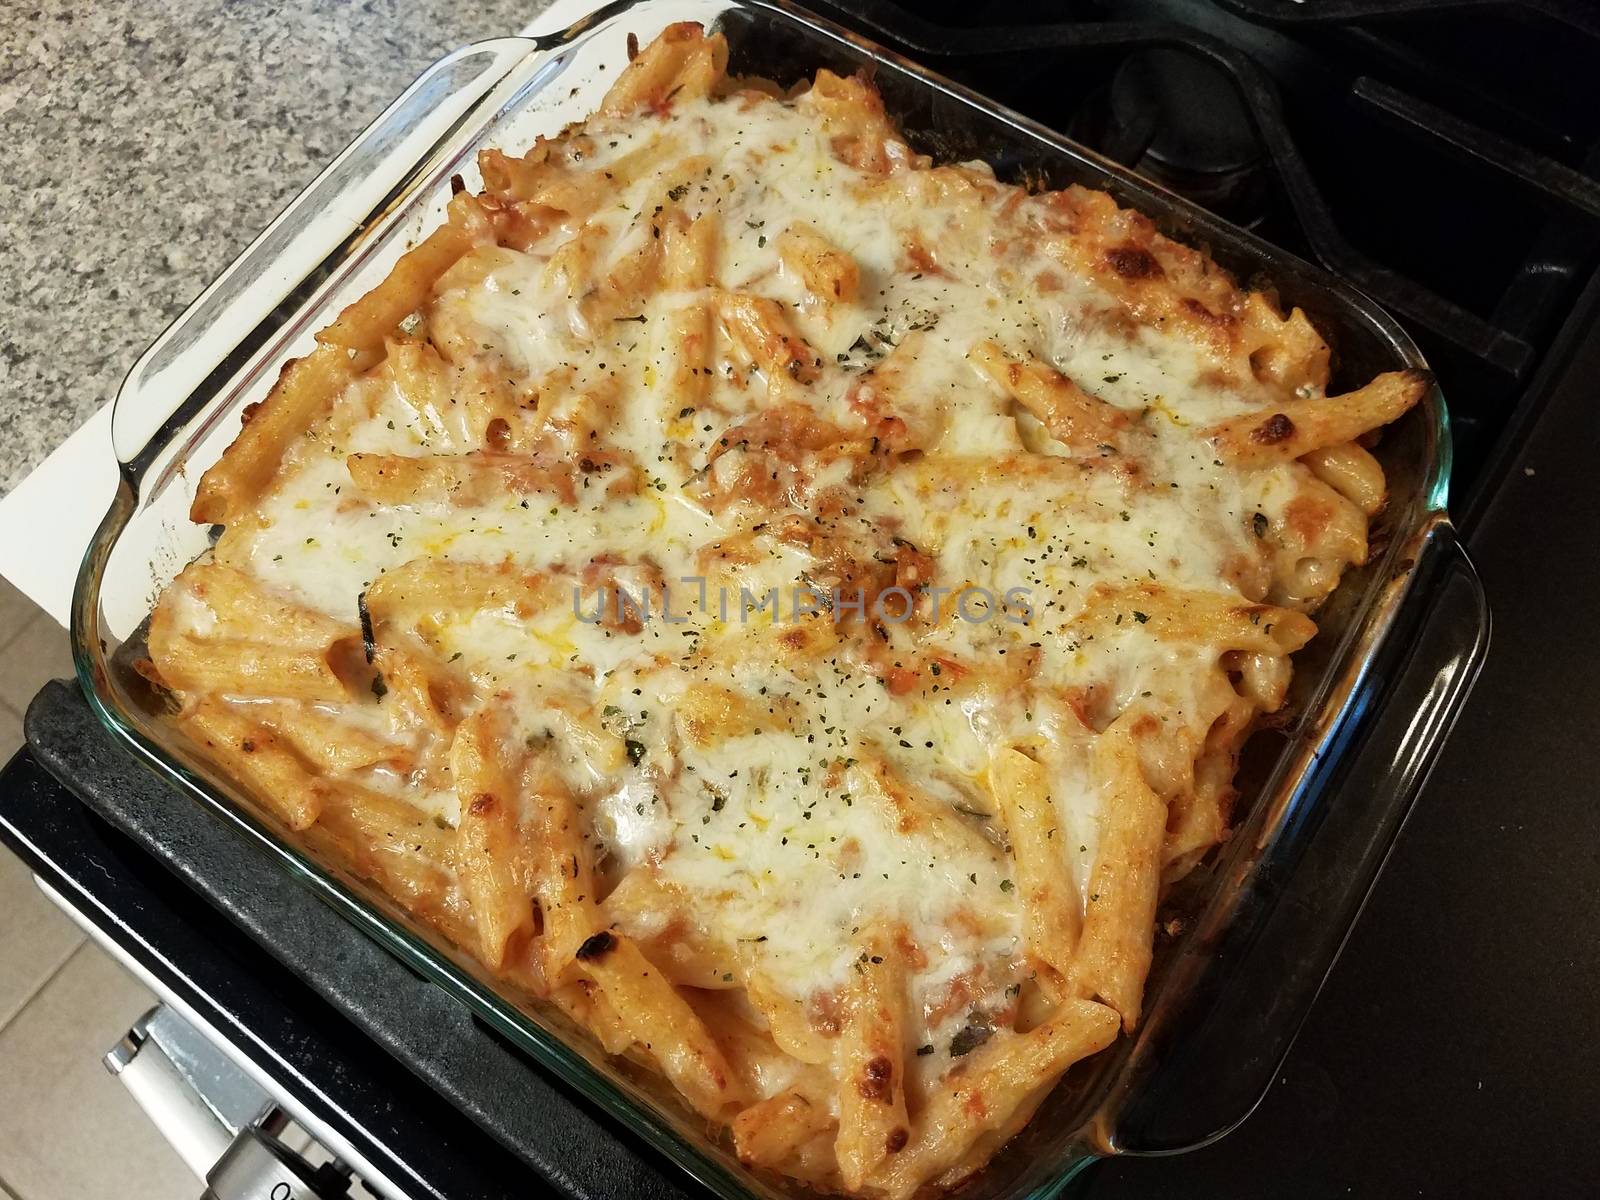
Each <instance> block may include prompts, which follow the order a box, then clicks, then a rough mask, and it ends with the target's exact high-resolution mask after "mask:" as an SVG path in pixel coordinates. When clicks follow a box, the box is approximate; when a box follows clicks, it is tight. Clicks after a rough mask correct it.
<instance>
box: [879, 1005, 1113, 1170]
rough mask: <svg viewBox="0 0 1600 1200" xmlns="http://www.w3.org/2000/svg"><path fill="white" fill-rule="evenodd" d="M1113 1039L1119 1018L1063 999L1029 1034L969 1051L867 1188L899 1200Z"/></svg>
mask: <svg viewBox="0 0 1600 1200" xmlns="http://www.w3.org/2000/svg"><path fill="white" fill-rule="evenodd" d="M1116 1036H1117V1014H1116V1013H1115V1012H1113V1011H1112V1010H1111V1009H1109V1008H1107V1007H1106V1006H1104V1005H1102V1004H1094V1003H1092V1002H1090V1001H1087V1000H1068V1001H1067V1002H1066V1003H1065V1004H1063V1005H1062V1006H1061V1008H1060V1009H1058V1010H1057V1011H1056V1012H1055V1013H1054V1014H1053V1015H1052V1016H1051V1017H1050V1019H1049V1020H1047V1021H1045V1022H1044V1024H1042V1025H1039V1026H1038V1027H1037V1028H1034V1029H1032V1030H1029V1031H1028V1032H1027V1033H1017V1034H1013V1033H997V1034H995V1035H994V1036H993V1037H992V1038H990V1040H989V1041H988V1042H987V1043H985V1044H984V1045H983V1046H981V1047H980V1048H978V1049H977V1050H974V1051H972V1052H971V1054H970V1056H969V1061H967V1062H964V1063H963V1064H962V1065H961V1066H959V1067H958V1068H957V1069H956V1070H955V1071H954V1072H953V1073H952V1074H951V1076H950V1078H949V1079H948V1080H947V1081H946V1082H945V1083H944V1084H943V1086H942V1087H941V1088H940V1089H939V1091H938V1093H937V1094H935V1095H934V1096H933V1097H932V1098H931V1099H930V1100H929V1101H928V1103H927V1105H926V1106H925V1107H924V1108H923V1110H922V1111H921V1112H920V1113H918V1114H917V1117H916V1121H915V1123H914V1129H913V1132H912V1137H911V1141H910V1142H909V1143H908V1144H907V1146H906V1148H905V1149H904V1150H902V1151H901V1152H900V1154H899V1155H898V1156H896V1157H895V1158H894V1159H891V1160H890V1161H889V1163H888V1165H887V1167H886V1168H885V1169H884V1170H883V1171H882V1172H880V1173H879V1175H878V1176H877V1177H876V1178H874V1180H873V1183H874V1184H875V1185H876V1186H878V1187H879V1188H881V1189H882V1190H883V1192H884V1194H886V1195H888V1196H891V1197H894V1198H896V1200H902V1198H905V1197H909V1196H911V1195H912V1193H914V1192H915V1191H916V1190H917V1188H918V1187H919V1186H920V1185H921V1184H922V1183H923V1182H925V1181H926V1180H929V1179H933V1178H936V1177H938V1176H940V1175H942V1174H944V1173H945V1172H946V1171H949V1170H951V1169H952V1168H953V1167H955V1166H956V1165H957V1164H958V1163H960V1162H961V1160H962V1159H963V1158H964V1157H965V1156H966V1155H967V1153H968V1151H969V1150H970V1149H971V1148H972V1147H973V1146H974V1145H975V1144H976V1143H977V1142H978V1141H979V1140H980V1139H981V1138H983V1136H984V1135H985V1134H987V1133H990V1132H992V1131H995V1130H998V1129H1001V1128H1003V1127H1005V1126H1006V1125H1007V1124H1008V1122H1009V1120H1010V1118H1012V1117H1013V1115H1014V1114H1015V1113H1016V1112H1017V1110H1018V1109H1019V1108H1021V1107H1022V1106H1024V1105H1026V1104H1028V1103H1029V1101H1030V1100H1035V1101H1036V1099H1037V1097H1038V1096H1039V1095H1040V1094H1042V1093H1043V1092H1044V1091H1045V1090H1046V1089H1047V1088H1048V1087H1049V1086H1050V1085H1051V1084H1053V1083H1054V1082H1055V1081H1056V1080H1057V1079H1059V1078H1060V1077H1061V1075H1062V1073H1063V1072H1065V1071H1066V1069H1067V1068H1068V1067H1070V1066H1071V1065H1072V1064H1073V1063H1075V1062H1078V1061H1079V1060H1080V1059H1083V1058H1087V1057H1088V1056H1089V1055H1091V1054H1094V1053H1096V1052H1097V1051H1099V1050H1103V1049H1104V1048H1105V1047H1106V1046H1108V1045H1110V1044H1111V1042H1112V1040H1113V1039H1114V1038H1115V1037H1116Z"/></svg>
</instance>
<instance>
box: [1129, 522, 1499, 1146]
mask: <svg viewBox="0 0 1600 1200" xmlns="http://www.w3.org/2000/svg"><path fill="white" fill-rule="evenodd" d="M1489 627H1490V616H1489V605H1488V600H1487V597H1486V595H1485V593H1484V589H1483V584H1482V582H1481V581H1480V580H1479V578H1478V574H1477V571H1476V569H1475V568H1474V567H1473V565H1472V562H1471V560H1470V559H1469V558H1468V557H1467V554H1466V551H1465V550H1464V549H1463V547H1462V546H1461V544H1460V542H1459V540H1458V539H1457V537H1456V534H1455V530H1454V529H1453V528H1452V527H1451V526H1450V524H1449V523H1448V521H1446V520H1444V519H1443V518H1442V517H1441V518H1440V520H1439V521H1438V523H1437V524H1436V525H1435V526H1434V527H1433V529H1432V530H1431V531H1430V533H1429V535H1428V537H1427V539H1426V541H1425V542H1424V543H1423V544H1422V547H1421V550H1420V552H1419V554H1418V560H1417V565H1416V568H1415V574H1414V576H1413V579H1412V583H1411V586H1410V588H1409V590H1408V592H1407V595H1406V597H1405V600H1404V601H1403V602H1402V604H1401V606H1400V611H1399V612H1398V613H1397V615H1396V618H1395V626H1394V627H1393V628H1392V629H1391V631H1390V633H1389V636H1388V637H1387V638H1386V639H1385V640H1384V643H1383V645H1382V647H1381V648H1380V650H1379V653H1378V655H1377V656H1376V657H1375V658H1374V660H1373V662H1372V665H1371V667H1370V668H1369V674H1368V676H1367V678H1366V679H1365V680H1364V681H1363V682H1362V684H1361V685H1360V687H1359V688H1358V690H1357V692H1356V693H1355V695H1354V696H1353V697H1352V700H1351V704H1350V706H1349V708H1348V709H1347V713H1348V715H1347V717H1346V718H1345V721H1344V722H1343V724H1342V726H1341V727H1340V728H1339V729H1338V730H1337V731H1336V734H1335V737H1334V739H1333V741H1332V743H1331V748H1330V749H1329V750H1328V751H1327V752H1326V753H1324V754H1323V755H1322V757H1321V759H1320V760H1319V761H1318V762H1317V763H1316V764H1314V765H1313V766H1312V767H1311V768H1310V769H1309V770H1308V771H1307V775H1306V783H1305V784H1304V785H1303V786H1302V788H1301V789H1300V791H1299V792H1298V794H1297V795H1296V797H1295V800H1294V809H1295V811H1293V812H1291V813H1290V814H1289V815H1288V816H1287V817H1286V818H1285V824H1284V827H1283V828H1282V829H1280V830H1279V832H1278V835H1277V836H1276V837H1275V839H1274V840H1273V843H1272V845H1271V846H1269V847H1267V848H1266V849H1265V850H1264V851H1263V852H1262V853H1263V855H1264V857H1265V861H1264V862H1263V863H1262V869H1261V870H1260V871H1259V872H1258V873H1257V875H1256V879H1255V881H1254V883H1253V885H1252V886H1251V887H1250V888H1249V890H1248V891H1247V892H1246V893H1245V894H1243V895H1241V896H1240V897H1239V898H1238V899H1237V902H1236V908H1235V910H1234V913H1233V915H1232V918H1231V919H1230V920H1229V921H1228V922H1227V924H1226V926H1225V927H1224V928H1223V931H1222V932H1221V934H1220V935H1218V936H1217V937H1216V938H1215V939H1214V940H1211V941H1210V942H1209V943H1207V942H1204V940H1203V939H1196V938H1191V939H1190V940H1191V942H1196V941H1198V942H1200V943H1201V944H1197V945H1188V946H1185V947H1184V949H1183V950H1182V951H1180V953H1179V955H1178V961H1177V962H1175V963H1174V964H1173V968H1172V969H1173V970H1174V971H1175V972H1182V971H1183V969H1184V968H1185V967H1187V969H1188V971H1190V972H1192V973H1193V977H1194V978H1195V984H1194V990H1193V992H1192V993H1191V995H1192V1000H1191V1002H1189V1003H1186V1004H1185V1005H1184V1006H1183V1011H1182V1013H1181V1014H1178V1015H1177V1016H1176V1017H1175V1018H1174V1019H1173V1020H1171V1021H1170V1022H1167V1023H1166V1024H1165V1025H1164V1026H1163V1027H1162V1028H1160V1029H1154V1028H1152V1029H1149V1030H1146V1031H1143V1032H1142V1034H1141V1036H1140V1038H1139V1040H1138V1043H1137V1044H1136V1045H1135V1046H1134V1047H1133V1048H1132V1049H1131V1051H1130V1052H1131V1053H1132V1054H1135V1055H1138V1056H1140V1057H1141V1058H1142V1060H1143V1062H1144V1064H1145V1069H1144V1070H1143V1071H1142V1072H1141V1075H1142V1079H1141V1081H1140V1082H1139V1083H1137V1084H1135V1086H1134V1088H1133V1089H1132V1091H1131V1092H1129V1093H1128V1094H1126V1095H1125V1096H1124V1097H1123V1098H1122V1101H1121V1104H1120V1106H1119V1108H1118V1111H1116V1112H1115V1114H1114V1116H1113V1117H1112V1119H1111V1120H1110V1121H1108V1122H1106V1123H1105V1125H1103V1126H1102V1128H1107V1127H1109V1129H1110V1133H1109V1136H1108V1138H1107V1143H1108V1144H1107V1145H1105V1146H1103V1147H1102V1149H1104V1150H1109V1151H1112V1152H1115V1153H1126V1154H1163V1153H1172V1152H1175V1151H1179V1150H1187V1149H1194V1148H1196V1147H1198V1146H1202V1145H1204V1144H1205V1143H1207V1142H1209V1141H1212V1140H1214V1139H1216V1138H1218V1137H1221V1136H1222V1135H1223V1134H1225V1133H1226V1132H1228V1130H1230V1129H1232V1128H1233V1127H1234V1126H1235V1125H1237V1124H1239V1122H1241V1121H1243V1120H1244V1118H1245V1117H1247V1116H1248V1115H1249V1114H1250V1112H1251V1111H1252V1110H1253V1109H1254V1108H1255V1106H1256V1105H1257V1104H1258V1103H1260V1101H1261V1098H1262V1097H1263V1096H1264V1095H1265V1094H1266V1092H1267V1089H1268V1088H1269V1087H1270V1086H1271V1084H1272V1081H1273V1079H1274V1077H1275V1076H1276V1074H1277V1072H1278V1070H1279V1068H1280V1066H1281V1065H1282V1063H1283V1060H1284V1058H1285V1056H1286V1055H1287V1054H1288V1052H1289V1047H1290V1045H1291V1044H1292V1043H1293V1041H1294V1038H1295V1035H1296V1034H1297V1033H1298V1032H1299V1030H1300V1026H1301V1024H1302V1023H1303V1022H1304V1020H1305V1017H1306V1014H1307V1013H1308V1012H1309V1011H1310V1009H1311V1005H1312V1003H1313V1002H1314V1001H1315V999H1316V997H1317V993H1318V992H1319V991H1320V990H1321V988H1322V984H1323V982H1324V980H1326V978H1327V977H1328V975H1329V974H1330V973H1331V971H1332V969H1333V964H1334V962H1335V960H1336V959H1337V957H1338V954H1339V952H1340V950H1342V949H1343V946H1344V943H1345V940H1346V938H1347V937H1348V935H1349V932H1350V930H1351V929H1352V928H1353V927H1354V925H1355V921H1356V919H1357V917H1358V915H1359V913H1360V910H1361V907H1362V905H1363V903H1364V902H1365V900H1366V897H1367V895H1368V893H1369V892H1370V891H1371V889H1372V885H1373V883H1374V882H1375V880H1376V879H1377V876H1378V872H1379V871H1380V870H1381V869H1382V867H1383V863H1384V860H1385V859H1386V858H1387V857H1388V854H1389V851H1390V848H1391V847H1392V846H1393V844H1394V841H1395V838H1396V836H1397V835H1398V834H1399V832H1400V827H1401V825H1402V824H1403V823H1404V820H1405V817H1406V814H1407V812H1408V811H1409V810H1410V807H1411V803H1412V801H1413V800H1414V799H1415V798H1416V796H1417V794H1418V792H1419V791H1420V790H1421V788H1422V785H1423V783H1424V782H1425V781H1426V780H1427V777H1428V773H1429V771H1430V770H1431V769H1432V767H1433V764H1434V761H1435V759H1436V758H1437V756H1438V752H1439V749H1440V747H1441V746H1442V745H1443V744H1444V741H1445V739H1446V737H1447V736H1448V734H1449V732H1450V729H1451V727H1452V726H1453V725H1454V723H1455V720H1456V717H1457V716H1458V714H1459V713H1460V711H1461V708H1462V704H1463V702H1464V701H1465V700H1466V698H1467V695H1468V693H1469V692H1470V691H1471V689H1472V685H1473V682H1474V681H1475V680H1476V678H1477V675H1478V670H1479V668H1480V667H1481V665H1482V663H1483V660H1484V657H1485V655H1486V653H1487V650H1488V644H1489ZM1440 799H1443V798H1442V797H1440ZM1185 959H1188V960H1189V961H1188V962H1187V963H1185V962H1184V961H1183V960H1185Z"/></svg>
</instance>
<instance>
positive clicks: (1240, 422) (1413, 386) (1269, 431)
mask: <svg viewBox="0 0 1600 1200" xmlns="http://www.w3.org/2000/svg"><path fill="white" fill-rule="evenodd" d="M1432 386H1433V376H1431V375H1429V374H1428V372H1426V371H1419V370H1410V371H1390V372H1388V373H1386V374H1383V375H1379V376H1378V377H1377V378H1376V379H1374V380H1373V381H1372V382H1371V383H1369V384H1367V385H1366V386H1365V387H1363V388H1360V389H1358V390H1356V391H1354V392H1346V393H1345V394H1344V395H1342V396H1320V397H1315V398H1312V399H1309V400H1286V401H1284V402H1283V403H1282V404H1279V405H1276V406H1273V407H1271V408H1266V409H1257V410H1256V411H1254V412H1247V413H1242V414H1240V415H1239V416H1237V417H1230V418H1229V419H1228V420H1226V421H1223V422H1221V423H1220V424H1217V425H1213V426H1211V427H1210V428H1209V429H1207V430H1206V431H1205V436H1206V437H1208V438H1210V439H1211V441H1212V442H1213V443H1214V444H1215V446H1216V448H1217V453H1218V454H1219V455H1220V456H1221V457H1222V458H1223V459H1225V460H1226V461H1228V462H1230V463H1237V464H1242V465H1262V464H1266V463H1272V462H1287V461H1288V460H1290V459H1294V458H1302V457H1304V456H1305V455H1307V454H1310V453H1312V452H1313V451H1315V450H1321V449H1323V448H1324V447H1327V446H1335V445H1339V444H1342V443H1344V442H1350V441H1353V440H1354V439H1356V438H1358V437H1361V436H1362V435H1363V434H1367V433H1371V432H1372V431H1373V430H1374V429H1377V428H1378V427H1379V426H1382V425H1387V424H1389V423H1390V422H1391V421H1395V420H1398V419H1399V418H1400V417H1401V416H1402V415H1403V414H1404V413H1405V412H1406V411H1407V410H1408V409H1410V408H1411V407H1412V406H1413V405H1415V404H1416V403H1417V402H1418V401H1420V400H1421V399H1422V397H1423V396H1424V395H1426V394H1427V391H1428V389H1429V388H1430V387H1432Z"/></svg>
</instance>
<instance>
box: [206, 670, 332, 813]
mask: <svg viewBox="0 0 1600 1200" xmlns="http://www.w3.org/2000/svg"><path fill="white" fill-rule="evenodd" d="M178 722H179V724H180V726H181V727H182V728H183V731H184V732H185V733H187V734H188V735H189V737H190V738H192V739H193V740H194V741H195V742H196V743H198V744H199V745H200V746H201V747H202V748H203V749H204V750H205V751H206V753H207V754H208V755H209V756H210V757H211V758H212V759H214V760H215V761H216V762H218V763H219V764H220V765H222V766H224V767H227V768H228V769H229V770H230V771H231V772H232V773H233V774H235V775H236V776H238V777H239V778H240V779H242V780H243V781H244V782H245V783H246V784H247V785H248V786H249V788H250V793H251V796H252V797H253V798H254V799H255V800H256V802H257V803H258V804H260V805H261V806H262V807H264V808H265V809H267V811H268V812H270V813H272V814H273V815H274V816H276V817H277V818H278V819H279V820H281V821H282V822H283V823H284V824H285V825H287V826H288V827H289V828H290V829H293V830H296V831H299V830H304V829H309V828H311V826H312V825H314V824H316V821H317V818H318V817H320V816H321V815H322V809H323V804H324V802H325V800H326V799H327V796H328V791H329V788H328V785H327V784H326V783H324V782H323V781H322V780H321V779H320V778H318V777H317V776H316V775H314V774H312V773H311V771H309V770H308V769H307V768H306V764H305V763H303V762H302V761H301V760H300V759H299V758H298V757H296V756H295V754H294V753H293V752H292V751H290V750H289V749H287V748H286V747H285V746H284V745H283V743H282V742H281V741H280V740H279V739H278V738H277V736H276V735H275V734H273V733H272V732H271V731H270V730H268V729H265V728H263V727H262V726H260V725H257V724H256V723H255V722H253V721H251V720H250V719H249V718H248V717H245V716H241V715H240V714H239V713H238V712H236V711H235V710H234V709H232V708H230V707H229V706H228V705H226V704H223V703H222V702H220V701H217V700H202V701H200V702H199V703H198V704H196V705H194V707H192V708H191V709H189V710H188V711H187V712H186V713H184V714H183V715H182V716H180V717H179V718H178Z"/></svg>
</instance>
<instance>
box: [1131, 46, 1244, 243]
mask: <svg viewBox="0 0 1600 1200" xmlns="http://www.w3.org/2000/svg"><path fill="white" fill-rule="evenodd" d="M1105 105H1106V117H1105V132H1104V135H1103V137H1102V139H1101V145H1100V149H1101V150H1102V152H1103V153H1105V154H1108V155H1110V156H1111V157H1112V158H1115V159H1116V160H1117V161H1118V162H1121V163H1124V164H1125V165H1127V166H1130V167H1132V168H1133V169H1134V170H1136V171H1138V172H1139V173H1140V174H1141V175H1144V176H1146V177H1147V178H1149V179H1153V180H1155V181H1156V182H1157V183H1160V184H1162V185H1164V186H1165V187H1169V188H1171V189H1172V190H1173V191H1175V192H1178V193H1179V194H1181V195H1183V196H1187V197H1188V198H1189V199H1191V200H1193V201H1195V202H1196V203H1197V204H1200V205H1202V206H1204V207H1206V208H1209V209H1210V210H1211V211H1213V212H1216V213H1219V214H1221V215H1223V216H1226V217H1227V218H1229V219H1230V220H1232V221H1233V222H1235V223H1236V224H1240V225H1246V226H1251V225H1255V224H1257V223H1259V221H1260V220H1261V217H1262V212H1263V208H1264V206H1265V202H1266V201H1265V195H1266V174H1267V172H1266V169H1265V168H1266V157H1265V155H1264V153H1263V151H1262V146H1261V141H1260V139H1259V138H1258V137H1257V136H1256V131H1255V126H1254V125H1253V124H1252V123H1251V120H1250V114H1249V112H1248V110H1247V109H1246V108H1245V106H1244V103H1243V101H1241V100H1240V98H1239V93H1238V89H1237V88H1236V87H1235V86H1234V84H1233V81H1232V80H1231V79H1229V77H1228V76H1227V74H1226V73H1225V72H1224V71H1222V70H1221V69H1220V68H1219V67H1217V66H1215V65H1213V64H1212V63H1209V62H1206V61H1204V60H1202V59H1199V58H1196V57H1195V56H1194V55H1191V54H1188V53H1186V52H1184V51H1182V50H1169V49H1152V50H1143V51H1140V52H1138V53H1135V54H1132V55H1130V56H1129V57H1128V59H1127V60H1126V61H1125V62H1124V63H1123V64H1122V66H1121V67H1119V68H1118V69H1117V72H1116V75H1115V76H1114V77H1113V78H1112V81H1111V86H1110V89H1109V91H1108V94H1107V96H1106V98H1105Z"/></svg>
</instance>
